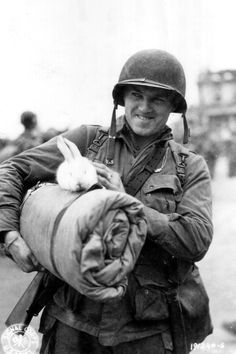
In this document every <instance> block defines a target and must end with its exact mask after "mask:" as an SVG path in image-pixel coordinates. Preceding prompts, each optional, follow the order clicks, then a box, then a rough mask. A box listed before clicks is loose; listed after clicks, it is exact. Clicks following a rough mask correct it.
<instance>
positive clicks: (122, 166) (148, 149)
mask: <svg viewBox="0 0 236 354" xmlns="http://www.w3.org/2000/svg"><path fill="white" fill-rule="evenodd" d="M99 130H100V131H101V130H102V128H98V131H99ZM99 134H100V132H99V133H98V136H99ZM94 135H95V130H94V127H93V128H92V127H91V126H81V127H79V128H77V129H74V130H72V131H68V132H66V133H65V136H66V137H67V138H68V139H70V140H71V141H73V142H74V143H75V144H76V145H77V146H78V148H79V149H80V151H81V153H82V154H83V155H85V154H86V150H87V148H88V146H89V145H90V144H91V142H92V141H93V139H94ZM170 139H171V133H170V129H167V128H166V129H165V131H164V132H163V133H162V135H161V136H159V137H157V138H156V139H155V140H152V141H150V142H149V143H148V144H147V145H146V146H145V147H144V148H143V149H142V150H141V151H138V150H137V149H136V147H135V145H134V143H135V142H134V141H132V135H131V134H130V133H129V130H128V129H127V126H126V124H125V121H124V117H121V119H117V137H116V140H115V156H114V170H115V171H117V172H118V173H120V175H121V176H122V181H123V183H124V184H126V181H128V180H129V178H130V176H131V175H135V174H137V175H138V172H140V168H142V166H143V165H144V162H145V161H146V160H149V158H150V156H152V154H153V152H154V150H155V144H162V143H163V142H164V141H167V142H168V143H170V142H171V140H170ZM97 141H98V143H97V144H98V145H99V144H100V141H99V139H97ZM107 143H108V139H106V140H105V141H104V143H103V144H102V145H101V146H100V147H99V148H98V149H97V146H96V145H95V148H96V149H97V154H96V156H94V157H95V160H96V161H99V162H101V163H105V162H106V160H105V159H106V150H107ZM172 145H173V148H174V149H175V151H176V153H177V154H178V152H185V149H183V147H182V146H180V145H179V144H177V143H175V142H173V144H172ZM57 150H58V149H57V147H56V144H55V140H52V141H50V142H47V143H46V144H44V145H42V146H40V147H37V148H36V149H33V150H31V151H28V152H25V153H23V154H21V155H20V156H18V157H17V158H14V159H13V160H12V162H14V165H15V166H16V169H14V171H12V169H11V168H10V167H11V166H12V163H11V165H10V166H9V163H6V164H4V165H2V168H1V171H0V174H3V171H4V170H5V173H6V172H8V175H7V176H8V177H7V180H6V181H5V180H4V179H3V183H1V186H0V190H1V193H2V194H1V196H2V198H1V205H2V206H6V205H8V206H9V208H8V209H5V208H3V213H2V214H1V215H2V217H1V218H0V227H1V230H9V228H12V227H15V228H16V229H17V228H18V224H17V221H18V218H17V217H16V215H18V214H17V213H18V209H17V208H16V200H18V198H19V197H18V196H19V190H21V188H22V186H24V187H25V186H26V185H27V187H28V188H29V186H32V185H35V184H36V183H37V181H38V180H47V181H48V180H50V179H52V180H53V178H55V171H56V169H57V167H58V165H59V164H60V163H61V162H62V157H61V155H60V154H59V153H58V151H57ZM172 150H173V149H171V148H169V149H168V153H167V158H166V162H165V163H164V164H163V159H162V161H161V162H160V163H159V166H157V167H155V170H159V168H160V167H161V166H162V167H163V168H162V169H161V172H153V171H152V173H151V174H150V176H149V178H148V179H147V180H146V181H145V182H144V184H143V186H142V187H141V189H140V190H139V191H138V192H137V194H136V198H138V199H139V200H141V201H142V202H143V204H144V205H145V215H146V218H147V220H148V238H147V240H146V242H145V245H144V247H143V249H142V252H141V254H140V257H139V259H138V264H137V265H136V267H135V270H134V271H133V273H132V274H134V277H135V281H137V282H138V284H137V288H135V287H132V286H131V282H129V283H130V286H128V291H127V293H126V294H125V296H124V298H122V299H121V300H120V301H119V302H112V303H109V304H108V303H105V304H102V305H100V303H98V302H94V301H91V300H89V299H88V298H86V297H84V296H82V295H81V294H79V293H78V292H77V291H75V290H74V289H73V288H72V287H69V286H67V285H66V284H64V285H63V287H61V288H60V289H59V290H58V292H57V293H56V294H55V296H54V298H53V303H50V304H48V305H47V306H46V309H45V311H44V314H45V316H44V315H43V317H44V319H45V321H44V322H41V329H40V330H41V332H43V333H47V329H49V327H50V323H49V322H48V321H49V320H50V317H51V318H52V319H53V320H54V322H55V319H56V320H58V321H60V322H62V323H65V324H67V325H68V326H70V327H73V328H75V329H76V330H79V331H83V332H86V333H89V334H90V335H93V336H96V337H97V338H98V341H99V343H100V344H102V345H104V346H116V345H118V344H119V343H125V342H127V345H128V342H130V341H134V340H137V339H141V338H144V337H146V338H147V342H148V337H150V336H152V335H154V334H158V333H163V332H164V331H165V330H166V329H167V328H169V317H168V311H169V310H168V304H167V302H166V301H165V297H164V295H163V291H162V290H163V286H166V287H167V286H168V285H169V281H168V279H169V277H168V274H171V275H172V278H173V281H175V278H176V280H178V278H179V276H177V275H178V274H179V273H181V274H182V272H183V273H184V274H185V271H184V270H183V271H181V269H182V267H181V264H182V263H185V260H186V261H187V264H191V263H193V262H195V261H199V260H200V259H202V258H203V256H204V255H205V253H206V252H207V249H208V247H209V244H210V242H211V238H212V223H211V193H210V178H209V172H208V170H207V166H206V163H205V162H204V160H203V158H202V157H201V156H198V155H195V154H193V153H191V152H189V151H188V150H187V153H188V157H187V159H186V161H187V162H186V169H185V177H186V183H184V185H183V187H181V183H180V180H179V178H178V177H177V176H176V163H175V161H174V159H173V154H172ZM180 161H181V160H180ZM18 166H19V167H18ZM180 171H182V169H180ZM1 177H2V176H1ZM16 178H17V181H18V183H17V188H16V184H15V179H16ZM9 188H12V190H13V192H12V196H11V195H9V192H8V191H9ZM3 216H4V217H3ZM165 250H166V251H165ZM172 255H173V256H174V259H175V260H176V259H179V260H180V265H178V269H180V272H177V273H178V274H177V275H176V274H173V273H172V272H171V271H170V272H169V271H167V270H166V266H165V264H166V261H165V260H166V258H167V260H168V259H169V258H168V257H170V256H172ZM169 263H170V262H169ZM170 264H171V263H170ZM174 265H175V262H174ZM167 268H168V269H169V268H171V267H167ZM173 269H176V267H173ZM191 278H192V275H191V277H190V279H191ZM186 280H187V279H186ZM196 283H197V285H198V284H199V275H198V276H197V277H196ZM188 284H189V282H188ZM188 284H186V282H183V284H182V286H181V289H180V290H181V291H183V292H185V291H186V287H187V285H188ZM189 288H190V293H191V295H192V297H191V303H190V304H191V307H190V308H191V309H192V310H193V313H192V316H189V323H190V324H191V326H192V327H191V328H192V331H193V332H192V333H191V338H192V340H193V341H194V342H195V340H194V338H196V337H197V338H198V339H197V341H196V342H199V340H200V341H201V338H203V337H205V336H207V335H208V334H209V333H210V327H209V321H208V320H209V312H208V308H207V306H206V309H205V312H203V313H201V315H200V316H199V315H198V309H199V307H198V304H197V300H201V297H200V295H199V292H196V291H195V290H194V291H191V286H190V287H189ZM182 298H183V299H184V298H185V295H184V296H183V297H182ZM187 298H189V299H190V296H187ZM139 300H141V301H139ZM154 305H155V306H154ZM183 305H184V304H183ZM185 305H186V306H187V308H189V305H187V303H186V304H185ZM142 309H143V310H144V311H142ZM151 309H155V311H154V310H153V311H152V310H151ZM183 312H184V306H183ZM150 316H151V318H150ZM195 316H196V317H195ZM143 317H144V318H146V319H147V320H144V319H142V318H143ZM196 318H197V321H198V319H201V321H202V322H203V324H204V325H205V324H206V325H207V326H206V327H205V326H204V325H202V326H201V328H200V332H199V333H195V332H196V328H195V325H196V323H197V321H196ZM193 324H194V326H193ZM181 354H182V353H181Z"/></svg>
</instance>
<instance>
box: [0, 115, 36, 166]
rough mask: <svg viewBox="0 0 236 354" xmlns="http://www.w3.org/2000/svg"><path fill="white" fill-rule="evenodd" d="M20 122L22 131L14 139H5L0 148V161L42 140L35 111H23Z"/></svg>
mask: <svg viewBox="0 0 236 354" xmlns="http://www.w3.org/2000/svg"><path fill="white" fill-rule="evenodd" d="M20 123H21V124H22V125H23V127H24V131H23V133H21V134H20V135H19V136H18V138H16V139H15V140H9V141H7V143H6V144H5V146H4V147H3V148H2V149H1V150H0V163H1V162H3V161H5V160H7V159H9V158H10V157H12V156H14V155H17V154H19V153H21V152H22V151H25V150H27V149H31V148H33V147H35V146H37V145H39V144H41V143H42V142H43V138H42V134H41V132H40V129H39V127H38V120H37V116H36V114H35V113H33V112H31V111H25V112H23V113H22V114H21V116H20Z"/></svg>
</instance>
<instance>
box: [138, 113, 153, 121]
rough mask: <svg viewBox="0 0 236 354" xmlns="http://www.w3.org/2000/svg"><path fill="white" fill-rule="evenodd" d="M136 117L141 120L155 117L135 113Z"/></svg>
mask: <svg viewBox="0 0 236 354" xmlns="http://www.w3.org/2000/svg"><path fill="white" fill-rule="evenodd" d="M135 117H136V118H138V119H140V120H143V121H147V120H151V119H153V117H147V116H142V115H140V114H135Z"/></svg>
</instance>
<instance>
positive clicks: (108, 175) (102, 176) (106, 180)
mask: <svg viewBox="0 0 236 354" xmlns="http://www.w3.org/2000/svg"><path fill="white" fill-rule="evenodd" d="M93 165H94V167H95V168H96V171H97V175H98V181H99V183H100V184H102V185H103V186H104V187H106V188H107V189H111V190H114V191H119V192H125V189H124V186H123V183H122V181H121V178H120V175H119V173H117V172H116V171H113V170H111V169H110V168H109V167H107V166H105V165H104V164H102V163H99V162H93Z"/></svg>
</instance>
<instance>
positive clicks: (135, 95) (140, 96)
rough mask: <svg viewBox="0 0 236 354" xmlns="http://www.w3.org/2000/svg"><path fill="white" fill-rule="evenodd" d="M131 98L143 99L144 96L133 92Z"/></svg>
mask: <svg viewBox="0 0 236 354" xmlns="http://www.w3.org/2000/svg"><path fill="white" fill-rule="evenodd" d="M131 96H133V97H135V98H142V97H143V96H142V94H141V93H139V92H137V91H131Z"/></svg>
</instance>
